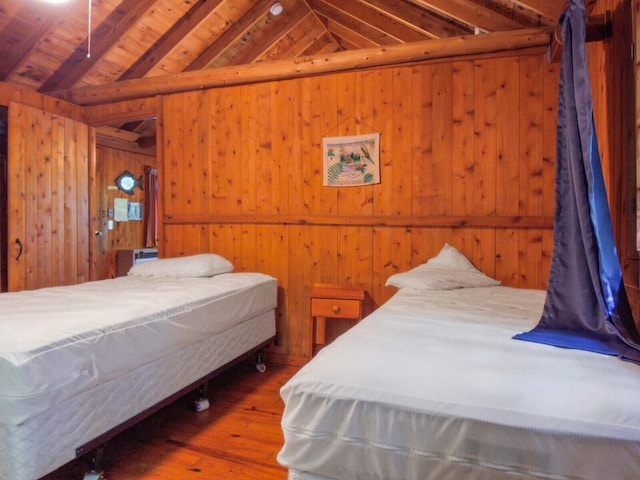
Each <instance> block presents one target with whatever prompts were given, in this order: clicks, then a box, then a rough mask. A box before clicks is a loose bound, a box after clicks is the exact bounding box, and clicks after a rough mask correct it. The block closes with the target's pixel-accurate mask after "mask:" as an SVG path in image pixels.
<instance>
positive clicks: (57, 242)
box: [8, 103, 90, 291]
mask: <svg viewBox="0 0 640 480" xmlns="http://www.w3.org/2000/svg"><path fill="white" fill-rule="evenodd" d="M9 135H10V137H11V142H10V143H9V159H8V177H9V182H8V210H9V221H8V229H9V232H8V233H9V239H10V241H9V250H10V252H9V256H8V270H9V272H8V273H9V280H8V288H9V290H12V291H15V290H24V289H34V288H39V287H44V286H53V285H67V284H74V283H80V282H83V281H87V280H89V278H90V271H89V248H90V245H89V221H88V219H89V131H88V126H87V125H86V124H84V123H82V122H79V121H76V120H73V119H70V118H67V117H64V116H62V115H59V114H55V113H51V112H47V111H44V110H40V109H38V108H34V107H29V106H25V105H20V104H17V103H10V104H9ZM16 239H19V240H20V241H21V242H22V244H23V251H22V255H21V256H20V258H19V259H16V257H17V255H18V246H17V242H16Z"/></svg>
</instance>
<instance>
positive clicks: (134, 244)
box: [94, 145, 157, 279]
mask: <svg viewBox="0 0 640 480" xmlns="http://www.w3.org/2000/svg"><path fill="white" fill-rule="evenodd" d="M96 150H97V152H96V210H97V215H98V216H99V223H100V231H102V235H101V236H100V237H99V241H97V242H96V252H95V253H94V254H95V256H96V258H97V261H96V265H98V266H100V271H98V272H97V276H98V278H99V279H104V278H113V277H114V276H115V274H116V271H115V268H116V263H115V261H116V252H117V250H118V249H123V248H140V247H144V246H146V245H145V238H144V222H143V221H141V220H132V221H128V222H116V221H114V222H113V230H109V229H108V228H107V221H108V220H109V217H108V212H107V209H113V208H114V199H115V198H125V199H127V200H128V201H129V202H139V203H142V204H143V205H144V198H145V197H144V195H145V192H144V191H143V190H141V189H139V188H135V189H134V192H133V195H128V194H126V193H124V192H122V191H120V190H118V189H117V188H116V187H115V178H116V177H117V176H118V175H120V174H121V173H122V172H123V171H124V170H129V171H130V172H131V173H133V174H134V176H135V177H136V178H138V177H139V176H141V175H143V176H144V167H145V165H148V166H151V167H154V168H155V166H156V163H157V162H156V157H155V156H153V157H152V156H148V155H144V154H141V153H135V152H131V151H126V150H120V149H117V148H112V147H108V146H104V145H98V147H97V149H96ZM146 214H147V212H144V211H143V215H146ZM110 219H111V220H114V219H113V217H111V218H110Z"/></svg>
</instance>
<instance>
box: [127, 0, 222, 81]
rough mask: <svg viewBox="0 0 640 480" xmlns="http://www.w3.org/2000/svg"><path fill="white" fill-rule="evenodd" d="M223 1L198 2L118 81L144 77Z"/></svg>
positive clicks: (202, 0) (207, 0)
mask: <svg viewBox="0 0 640 480" xmlns="http://www.w3.org/2000/svg"><path fill="white" fill-rule="evenodd" d="M223 1H224V0H198V1H197V2H196V3H195V4H194V5H193V6H192V7H191V8H190V9H189V11H188V12H187V13H186V14H185V15H183V17H182V18H181V19H180V20H178V21H177V22H176V23H175V24H174V25H173V26H172V27H171V28H170V29H169V30H168V31H167V32H166V33H165V34H164V35H163V36H162V37H161V38H160V39H159V40H158V41H157V42H156V43H154V44H153V45H152V46H151V48H149V49H148V50H147V51H146V52H145V53H144V54H143V55H142V56H141V57H140V58H139V59H138V60H137V61H136V62H135V63H134V64H133V65H131V66H130V67H129V68H128V69H127V70H126V71H125V72H124V73H123V74H122V75H120V78H118V80H129V79H131V78H141V77H144V76H145V75H146V74H147V72H149V71H150V70H151V69H152V68H153V67H155V66H156V65H157V64H158V63H160V61H161V60H162V59H163V58H164V57H165V56H166V55H167V54H168V53H169V52H170V51H171V50H173V48H174V47H175V46H176V45H177V44H178V43H180V42H181V41H182V40H183V39H184V38H185V37H186V36H187V35H188V34H189V33H191V31H192V30H193V29H194V28H195V27H196V26H197V25H199V24H200V23H202V22H203V21H205V20H206V19H207V17H208V16H209V15H210V14H211V12H213V11H214V10H215V9H216V8H218V6H219V5H220V4H221V3H222V2H223Z"/></svg>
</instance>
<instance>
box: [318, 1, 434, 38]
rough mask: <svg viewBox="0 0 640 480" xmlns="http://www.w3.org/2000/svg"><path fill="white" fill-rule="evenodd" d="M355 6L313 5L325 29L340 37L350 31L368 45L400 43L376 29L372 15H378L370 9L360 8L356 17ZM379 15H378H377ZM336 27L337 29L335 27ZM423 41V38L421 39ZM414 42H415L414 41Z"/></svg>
mask: <svg viewBox="0 0 640 480" xmlns="http://www.w3.org/2000/svg"><path fill="white" fill-rule="evenodd" d="M354 5H355V3H353V2H352V4H351V6H350V7H349V6H347V7H341V6H339V5H336V2H331V1H317V2H314V4H313V9H314V10H315V12H316V14H317V15H319V16H320V17H323V18H325V19H326V22H324V23H325V24H326V25H327V29H328V30H329V31H331V32H334V31H335V32H336V34H338V35H340V36H344V31H345V30H347V31H351V32H353V34H354V35H357V36H358V37H362V38H364V39H366V40H368V43H369V45H376V46H380V45H391V44H395V43H401V40H400V39H399V38H397V37H396V36H394V35H391V34H389V33H387V31H385V30H383V29H381V28H378V26H377V25H376V20H377V19H373V18H372V15H375V14H378V13H377V12H375V11H371V10H370V9H368V10H367V9H365V8H360V9H359V10H360V11H359V13H360V15H356V13H355V9H354V8H351V7H353V6H354ZM378 15H379V14H378ZM336 26H338V27H336ZM421 39H422V40H424V37H422V38H421ZM414 41H415V40H414Z"/></svg>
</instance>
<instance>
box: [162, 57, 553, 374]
mask: <svg viewBox="0 0 640 480" xmlns="http://www.w3.org/2000/svg"><path fill="white" fill-rule="evenodd" d="M557 83H558V74H557V65H549V64H547V62H546V60H545V59H544V58H543V57H541V56H521V57H507V58H500V59H482V60H475V61H460V62H450V63H441V64H432V65H423V66H414V67H399V68H387V69H377V70H370V71H364V72H356V73H342V74H334V75H326V76H318V77H312V78H304V79H297V80H287V81H277V82H270V83H261V84H255V85H248V86H239V87H228V88H220V89H212V90H206V91H198V92H191V93H184V94H176V95H170V96H166V97H164V98H163V101H162V114H161V118H160V121H159V125H160V130H161V133H160V136H161V138H162V142H161V151H160V154H159V156H160V182H161V192H160V193H161V198H162V206H161V210H162V211H161V213H162V214H163V216H162V218H163V229H162V232H161V242H162V243H161V255H163V256H175V255H184V254H193V253H198V252H207V251H211V252H217V253H220V254H222V255H224V256H226V257H227V258H229V259H230V260H231V261H232V262H233V263H234V264H235V266H236V269H237V270H245V271H246V270H259V271H263V272H266V273H269V274H272V275H273V276H275V277H277V278H278V280H279V285H280V287H281V302H280V312H279V325H278V327H279V332H280V345H279V347H278V348H277V349H276V351H275V354H276V355H281V356H283V357H284V358H285V359H287V360H288V361H292V362H295V361H300V360H301V359H302V358H303V357H304V355H305V352H307V351H308V341H309V339H308V338H307V337H308V335H307V332H308V328H307V322H308V317H309V300H308V293H309V289H310V288H311V286H312V285H313V283H315V282H345V283H352V284H359V285H362V286H363V287H364V288H365V289H366V290H367V292H368V293H369V295H370V296H371V299H372V304H373V305H374V306H377V305H380V304H381V303H383V302H384V301H386V300H387V299H388V298H389V297H390V296H391V295H392V294H393V293H394V291H395V289H394V288H392V287H386V286H385V281H386V279H387V278H388V277H389V276H390V275H391V274H393V273H395V272H398V271H403V270H407V269H409V268H411V267H413V266H416V265H418V264H420V263H422V262H424V261H425V260H427V259H428V258H429V257H431V256H433V255H435V254H437V252H438V251H439V250H440V249H441V248H442V246H443V244H444V243H445V242H449V243H451V244H452V245H454V246H456V247H457V248H459V249H460V250H461V251H462V252H463V253H465V254H466V255H467V256H468V257H469V258H470V259H471V260H472V261H473V262H474V263H475V264H476V265H477V266H478V267H479V268H481V269H482V270H483V271H485V272H486V273H487V274H489V275H491V276H494V277H496V278H498V279H500V280H501V281H502V282H503V283H504V284H506V285H512V286H519V287H531V288H544V287H545V286H546V278H547V274H548V267H549V261H550V256H551V250H552V242H553V240H552V221H553V219H552V217H553V196H554V174H555V171H554V168H555V166H554V165H555V164H554V158H555V117H556V103H557V99H556V96H557ZM370 132H380V142H381V151H380V163H381V179H382V181H381V183H380V184H379V185H374V186H366V187H340V188H335V187H324V186H322V138H323V137H324V136H339V135H352V134H360V133H370ZM337 328H338V330H340V329H343V328H344V326H340V325H339V326H338V327H337ZM337 333H338V331H335V332H330V336H331V335H335V334H337Z"/></svg>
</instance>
